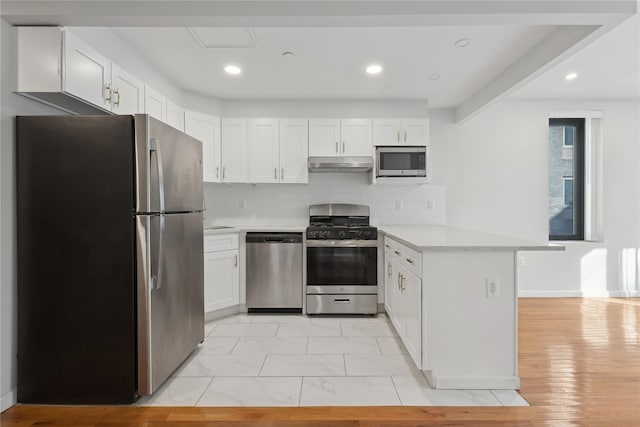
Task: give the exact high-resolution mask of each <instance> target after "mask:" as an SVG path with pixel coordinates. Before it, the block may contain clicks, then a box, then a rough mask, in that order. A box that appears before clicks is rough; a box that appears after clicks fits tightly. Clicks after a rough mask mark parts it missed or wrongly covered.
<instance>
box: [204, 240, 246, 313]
mask: <svg viewBox="0 0 640 427" xmlns="http://www.w3.org/2000/svg"><path fill="white" fill-rule="evenodd" d="M239 284H240V274H239V270H238V251H237V250H233V251H221V252H209V253H205V254H204V311H205V313H207V312H209V311H213V310H219V309H221V308H225V307H231V306H234V305H236V304H239V303H240V296H239V295H240V293H239V288H240V286H239Z"/></svg>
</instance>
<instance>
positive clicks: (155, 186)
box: [135, 114, 203, 213]
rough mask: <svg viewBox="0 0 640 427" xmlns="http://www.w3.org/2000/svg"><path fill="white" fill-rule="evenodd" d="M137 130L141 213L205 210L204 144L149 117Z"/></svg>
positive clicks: (138, 119) (141, 119) (140, 116)
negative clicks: (203, 193)
mask: <svg viewBox="0 0 640 427" xmlns="http://www.w3.org/2000/svg"><path fill="white" fill-rule="evenodd" d="M135 126H136V186H137V197H136V199H137V200H136V210H137V212H139V213H157V212H193V211H200V210H202V209H203V196H202V143H201V142H200V141H198V140H197V139H195V138H192V137H190V136H188V135H185V134H184V133H182V132H180V131H178V130H176V129H174V128H173V127H171V126H169V125H166V124H165V123H162V122H161V121H159V120H156V119H154V118H153V117H149V116H148V115H146V114H136V116H135Z"/></svg>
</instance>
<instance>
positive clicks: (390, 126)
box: [373, 119, 402, 145]
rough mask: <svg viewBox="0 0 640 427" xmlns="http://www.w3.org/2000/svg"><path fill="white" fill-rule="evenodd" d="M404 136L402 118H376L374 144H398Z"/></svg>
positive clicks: (374, 122) (374, 121)
mask: <svg viewBox="0 0 640 427" xmlns="http://www.w3.org/2000/svg"><path fill="white" fill-rule="evenodd" d="M401 136H402V121H401V120H400V119H374V120H373V145H398V144H400V137H401Z"/></svg>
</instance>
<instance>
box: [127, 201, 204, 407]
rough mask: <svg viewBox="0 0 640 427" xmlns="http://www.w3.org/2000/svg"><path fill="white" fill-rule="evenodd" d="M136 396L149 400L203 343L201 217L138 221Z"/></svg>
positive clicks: (144, 217) (157, 217)
mask: <svg viewBox="0 0 640 427" xmlns="http://www.w3.org/2000/svg"><path fill="white" fill-rule="evenodd" d="M136 232H137V233H136V234H137V238H138V245H137V247H138V254H137V256H138V262H137V265H138V284H139V285H138V314H139V315H138V394H140V395H144V394H151V393H153V392H154V391H155V390H157V389H158V387H159V386H160V385H161V384H162V383H163V382H164V381H165V380H166V379H167V378H168V377H169V375H171V373H172V372H173V371H174V370H175V369H176V368H177V367H178V366H179V365H180V363H182V362H183V361H184V360H185V359H186V358H187V356H189V354H191V352H192V351H193V350H194V349H195V347H196V346H197V345H198V344H199V343H200V342H202V341H203V340H204V284H203V283H204V270H203V269H204V267H203V265H204V264H203V250H202V247H203V233H202V213H199V212H198V213H189V214H167V215H139V216H138V217H137V220H136Z"/></svg>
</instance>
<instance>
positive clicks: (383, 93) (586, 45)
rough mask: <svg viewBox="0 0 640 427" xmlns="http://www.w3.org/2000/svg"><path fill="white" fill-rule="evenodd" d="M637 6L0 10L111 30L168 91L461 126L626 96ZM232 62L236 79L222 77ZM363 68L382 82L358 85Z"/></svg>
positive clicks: (94, 5)
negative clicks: (395, 110)
mask: <svg viewBox="0 0 640 427" xmlns="http://www.w3.org/2000/svg"><path fill="white" fill-rule="evenodd" d="M638 4H640V2H638V1H637V0H617V1H590V0H565V1H535V0H519V1H514V0H505V1H495V0H473V1H470V0H465V1H463V0H449V1H442V0H440V1H435V0H433V1H432V0H412V1H392V0H341V1H331V0H287V1H281V0H260V1H255V0H233V1H230V0H215V1H183V0H145V1H136V2H129V1H107V0H74V1H56V0H51V1H39V0H2V9H1V10H0V12H1V14H2V17H3V18H4V19H6V20H7V21H8V22H10V23H12V24H14V25H63V26H68V27H73V26H76V27H77V26H83V27H103V28H112V29H113V30H114V31H115V32H116V33H117V34H118V35H119V36H120V37H122V38H123V39H124V40H125V41H126V42H127V43H129V44H130V45H131V46H132V47H133V48H134V49H135V50H137V51H138V52H139V54H140V55H141V56H142V57H144V58H146V59H147V61H148V62H150V63H151V64H152V65H153V66H155V67H156V68H157V69H158V71H159V72H160V73H162V74H164V75H166V76H167V77H168V78H169V79H171V80H172V81H174V82H175V83H176V85H177V86H180V87H182V88H184V89H188V90H191V91H194V92H201V93H204V94H208V95H211V96H215V97H220V98H235V99H238V98H240V99H243V98H251V99H267V98H268V99H329V98H331V99H427V100H428V102H429V105H430V106H431V107H455V119H456V121H458V122H462V121H465V120H468V119H470V118H471V117H473V116H475V115H477V114H479V113H480V112H481V111H483V110H484V109H486V108H488V107H489V106H490V105H492V104H493V103H495V102H497V101H498V100H500V99H503V98H504V97H506V96H516V97H545V98H594V97H606V98H618V97H623V98H627V97H636V98H637V96H638V95H637V94H638V78H637V77H638V65H637V64H638V56H639V55H640V52H639V49H638V18H637V14H636V13H637V10H638ZM630 17H631V20H629V18H630ZM625 21H626V22H625ZM621 23H622V24H621ZM189 28H201V29H202V30H201V31H200V32H199V33H198V31H196V33H198V34H196V37H194V33H193V32H192V31H189V30H188V29H189ZM207 29H208V30H207ZM211 30H213V31H214V32H215V31H218V32H220V31H222V32H225V34H224V35H222V36H221V35H220V34H218V35H214V36H213V37H210V38H209V40H207V37H206V36H207V35H206V34H203V33H204V32H207V31H211ZM234 33H235V35H234ZM218 37H219V38H220V40H218ZM461 38H468V39H470V40H471V42H470V44H469V46H468V47H466V48H456V47H455V46H454V43H455V41H456V40H458V39H461ZM221 40H222V41H221ZM221 44H222V45H226V46H242V47H219V46H220V45H221ZM203 45H210V46H212V47H210V48H205V47H204V46H203ZM216 46H217V47H216ZM285 51H290V52H293V53H295V55H294V56H292V57H290V58H288V59H285V58H283V57H282V53H283V52H285ZM229 63H234V64H235V65H239V66H241V67H242V68H243V72H242V74H241V75H238V76H235V77H231V76H228V75H226V74H224V72H223V67H224V65H226V64H229ZM371 63H379V64H380V65H382V67H383V68H384V70H383V72H382V73H381V74H379V75H377V76H369V75H366V74H365V72H364V69H365V67H366V66H367V65H368V64H371ZM568 70H571V71H574V72H576V73H578V78H577V79H576V80H574V81H572V82H567V81H565V80H564V75H565V74H566V73H567V71H568ZM432 74H439V75H440V78H439V79H437V80H432V79H429V78H428V76H430V75H432ZM568 83H570V84H568ZM630 94H631V95H630ZM634 94H635V96H633V95H634Z"/></svg>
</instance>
